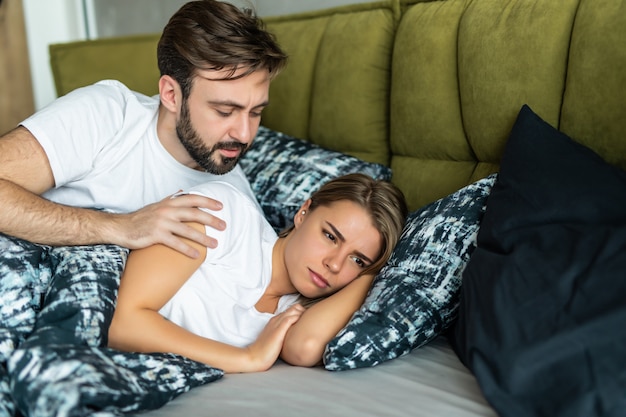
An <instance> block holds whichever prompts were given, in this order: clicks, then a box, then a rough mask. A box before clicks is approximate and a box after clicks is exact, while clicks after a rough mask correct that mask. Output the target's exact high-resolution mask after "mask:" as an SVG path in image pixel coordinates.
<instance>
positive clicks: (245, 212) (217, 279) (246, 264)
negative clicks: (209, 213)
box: [159, 181, 298, 347]
mask: <svg viewBox="0 0 626 417" xmlns="http://www.w3.org/2000/svg"><path fill="white" fill-rule="evenodd" d="M189 193H195V194H201V195H204V196H208V197H212V198H218V197H219V199H220V201H221V202H222V203H223V205H224V208H223V209H222V210H220V211H219V212H215V213H214V214H219V216H220V217H221V218H222V219H224V220H225V221H226V224H227V227H226V230H224V231H215V230H213V229H211V230H210V233H211V234H212V236H214V237H215V238H216V239H217V240H218V242H219V244H218V246H217V248H215V249H210V250H208V251H207V255H206V258H205V259H204V261H203V263H202V265H201V266H200V268H199V269H198V270H197V271H196V272H195V273H194V274H193V275H192V276H191V278H189V279H188V280H187V282H185V284H183V286H182V287H181V288H180V290H179V291H178V292H177V293H176V294H175V295H174V296H173V297H172V298H171V299H170V300H169V301H168V302H167V303H166V304H165V306H163V308H161V310H160V311H159V312H160V313H161V314H162V315H163V316H164V317H166V318H167V319H169V320H171V321H172V322H174V323H176V324H178V325H179V326H181V327H184V328H185V329H187V330H189V331H191V332H193V333H195V334H198V335H200V336H203V337H206V338H209V339H212V340H217V341H220V342H223V343H227V344H230V345H233V346H239V347H243V346H247V345H249V344H250V343H252V342H253V341H255V340H256V338H257V336H258V335H259V333H260V332H261V330H263V328H264V327H265V325H266V324H267V322H268V321H269V320H270V318H271V317H273V316H274V314H270V313H261V312H259V311H258V310H257V309H256V308H255V305H256V303H257V302H258V301H259V299H260V298H261V296H262V295H263V294H264V293H265V290H266V289H267V286H268V285H269V283H270V279H271V274H272V250H273V248H274V244H275V243H276V240H277V239H278V236H277V235H276V232H275V231H274V229H273V228H272V227H271V226H270V224H269V223H268V222H267V221H266V220H265V218H264V217H263V213H262V212H261V211H260V210H259V209H258V207H257V206H256V203H255V202H254V201H252V200H251V199H250V198H248V197H247V196H246V195H244V194H243V193H242V192H241V191H239V190H237V189H236V188H235V187H233V186H232V185H231V184H228V183H225V182H221V181H215V182H211V183H207V184H203V185H199V186H196V187H193V188H191V189H190V190H189ZM297 299H298V294H290V295H285V296H283V297H281V299H280V301H279V305H278V308H277V310H276V312H275V314H278V313H280V312H281V311H284V310H286V309H287V308H288V307H289V306H290V305H292V304H293V303H295V302H296V300H297Z"/></svg>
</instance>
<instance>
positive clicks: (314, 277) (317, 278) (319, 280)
mask: <svg viewBox="0 0 626 417" xmlns="http://www.w3.org/2000/svg"><path fill="white" fill-rule="evenodd" d="M309 274H310V275H311V281H313V284H315V285H316V286H317V287H319V288H328V287H330V284H329V283H328V281H326V280H325V279H324V278H323V277H322V276H321V275H319V274H317V273H315V272H313V271H311V270H310V269H309Z"/></svg>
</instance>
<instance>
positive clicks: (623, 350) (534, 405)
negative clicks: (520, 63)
mask: <svg viewBox="0 0 626 417" xmlns="http://www.w3.org/2000/svg"><path fill="white" fill-rule="evenodd" d="M450 339H451V342H452V345H453V347H454V349H455V351H456V353H457V354H458V356H459V358H460V359H461V361H462V362H463V363H464V364H465V365H466V366H467V367H468V368H469V369H470V370H471V371H472V372H473V373H474V374H475V376H476V378H477V380H478V383H479V385H480V387H481V389H482V391H483V393H484V395H485V397H486V399H487V400H488V401H489V402H490V403H491V404H492V406H493V407H494V408H495V409H496V410H497V412H498V413H499V414H500V416H502V417H508V416H511V417H525V416H550V417H595V416H598V417H599V416H603V417H607V416H615V417H617V416H623V415H624V413H625V411H624V410H626V173H625V172H624V171H622V170H620V169H619V168H616V167H613V166H611V165H609V164H607V163H606V162H605V161H604V160H603V159H602V158H601V157H600V156H598V155H597V154H595V153H594V152H593V151H592V150H591V149H589V148H586V147H584V146H583V145H581V144H578V143H576V142H574V141H573V140H571V139H570V138H569V137H567V136H566V135H564V134H563V133H561V132H559V131H557V130H556V129H554V128H553V127H551V126H550V125H549V124H547V123H546V122H544V121H543V120H541V119H540V118H539V117H538V116H537V115H536V114H534V113H533V112H532V110H531V109H530V108H529V107H528V106H524V107H523V108H522V110H521V112H520V114H519V116H518V118H517V121H516V122H515V125H514V127H513V130H512V132H511V135H510V137H509V140H508V143H507V146H506V149H505V151H504V155H503V158H502V161H501V170H500V173H499V175H498V179H497V181H496V183H495V185H494V187H493V189H492V191H491V194H490V196H489V198H488V200H487V208H486V212H485V215H484V218H483V221H482V224H481V228H480V230H479V232H478V238H477V248H476V250H475V251H474V252H473V254H472V256H471V258H470V260H469V263H468V265H467V267H466V269H465V271H464V274H463V281H462V285H461V300H460V306H459V318H458V321H457V322H456V324H455V326H454V328H453V331H452V332H451V334H450Z"/></svg>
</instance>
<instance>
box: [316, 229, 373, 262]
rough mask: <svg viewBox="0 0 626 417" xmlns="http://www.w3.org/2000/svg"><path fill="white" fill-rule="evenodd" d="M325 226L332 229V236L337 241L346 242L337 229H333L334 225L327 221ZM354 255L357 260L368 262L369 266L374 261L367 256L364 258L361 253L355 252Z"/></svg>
mask: <svg viewBox="0 0 626 417" xmlns="http://www.w3.org/2000/svg"><path fill="white" fill-rule="evenodd" d="M326 224H327V225H328V227H330V228H331V229H332V231H333V234H334V235H335V236H337V239H339V240H341V241H342V242H345V241H346V238H345V237H344V236H343V235H342V234H341V232H340V231H339V229H337V228H336V227H335V225H334V224H332V223H331V222H328V221H327V222H326ZM355 254H356V255H357V256H358V257H359V258H362V259H363V260H365V261H366V262H368V263H370V264H373V263H374V261H372V260H371V259H370V258H368V257H367V256H365V255H364V254H363V253H361V252H359V251H356V252H355Z"/></svg>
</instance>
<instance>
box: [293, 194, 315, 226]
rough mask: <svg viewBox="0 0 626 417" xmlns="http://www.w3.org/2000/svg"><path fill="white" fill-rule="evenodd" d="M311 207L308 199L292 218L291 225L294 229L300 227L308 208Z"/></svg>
mask: <svg viewBox="0 0 626 417" xmlns="http://www.w3.org/2000/svg"><path fill="white" fill-rule="evenodd" d="M310 206H311V199H310V198H309V199H308V200H307V201H306V202H305V203H304V204H303V205H302V206H301V207H300V209H299V210H298V212H297V213H296V215H295V216H294V217H293V225H294V226H295V227H300V225H301V224H302V222H303V221H304V219H305V218H306V216H307V215H308V213H309V207H310Z"/></svg>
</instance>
